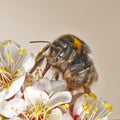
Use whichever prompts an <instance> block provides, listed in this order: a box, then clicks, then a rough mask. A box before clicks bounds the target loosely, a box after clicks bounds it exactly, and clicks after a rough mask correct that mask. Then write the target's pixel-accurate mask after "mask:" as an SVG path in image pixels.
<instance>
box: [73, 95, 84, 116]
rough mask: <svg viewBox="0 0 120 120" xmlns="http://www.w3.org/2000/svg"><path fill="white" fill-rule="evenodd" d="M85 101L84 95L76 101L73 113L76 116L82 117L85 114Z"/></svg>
mask: <svg viewBox="0 0 120 120" xmlns="http://www.w3.org/2000/svg"><path fill="white" fill-rule="evenodd" d="M83 101H84V97H83V95H82V96H80V97H79V98H77V100H76V101H75V103H74V107H73V113H74V114H75V115H80V114H81V113H82V112H83Z"/></svg>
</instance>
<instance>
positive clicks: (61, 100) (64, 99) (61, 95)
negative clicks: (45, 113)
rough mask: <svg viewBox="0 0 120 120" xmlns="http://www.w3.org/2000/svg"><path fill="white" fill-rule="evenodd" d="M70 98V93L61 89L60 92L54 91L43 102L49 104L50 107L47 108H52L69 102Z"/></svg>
mask: <svg viewBox="0 0 120 120" xmlns="http://www.w3.org/2000/svg"><path fill="white" fill-rule="evenodd" d="M71 99H72V96H71V94H70V92H67V91H62V92H58V93H55V94H54V95H53V96H52V97H51V98H50V99H49V101H47V102H46V103H45V104H46V105H48V106H49V105H50V106H51V107H50V108H49V109H48V110H50V109H52V108H54V107H57V106H59V105H62V104H65V103H69V102H70V101H71Z"/></svg>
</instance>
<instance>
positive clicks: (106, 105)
mask: <svg viewBox="0 0 120 120" xmlns="http://www.w3.org/2000/svg"><path fill="white" fill-rule="evenodd" d="M104 106H105V107H106V108H107V109H108V110H109V112H110V113H112V112H113V109H112V106H111V105H110V104H109V103H108V102H104Z"/></svg>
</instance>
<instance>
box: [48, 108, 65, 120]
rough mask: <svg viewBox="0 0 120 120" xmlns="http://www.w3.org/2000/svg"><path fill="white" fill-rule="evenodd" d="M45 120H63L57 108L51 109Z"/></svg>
mask: <svg viewBox="0 0 120 120" xmlns="http://www.w3.org/2000/svg"><path fill="white" fill-rule="evenodd" d="M46 120H63V119H62V112H61V110H60V109H59V108H56V109H53V110H52V113H51V114H50V115H49V116H48V117H47V118H46ZM66 120H67V119H66Z"/></svg>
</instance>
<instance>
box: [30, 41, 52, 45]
mask: <svg viewBox="0 0 120 120" xmlns="http://www.w3.org/2000/svg"><path fill="white" fill-rule="evenodd" d="M40 42H41V43H49V44H51V42H49V41H30V42H29V43H40Z"/></svg>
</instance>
